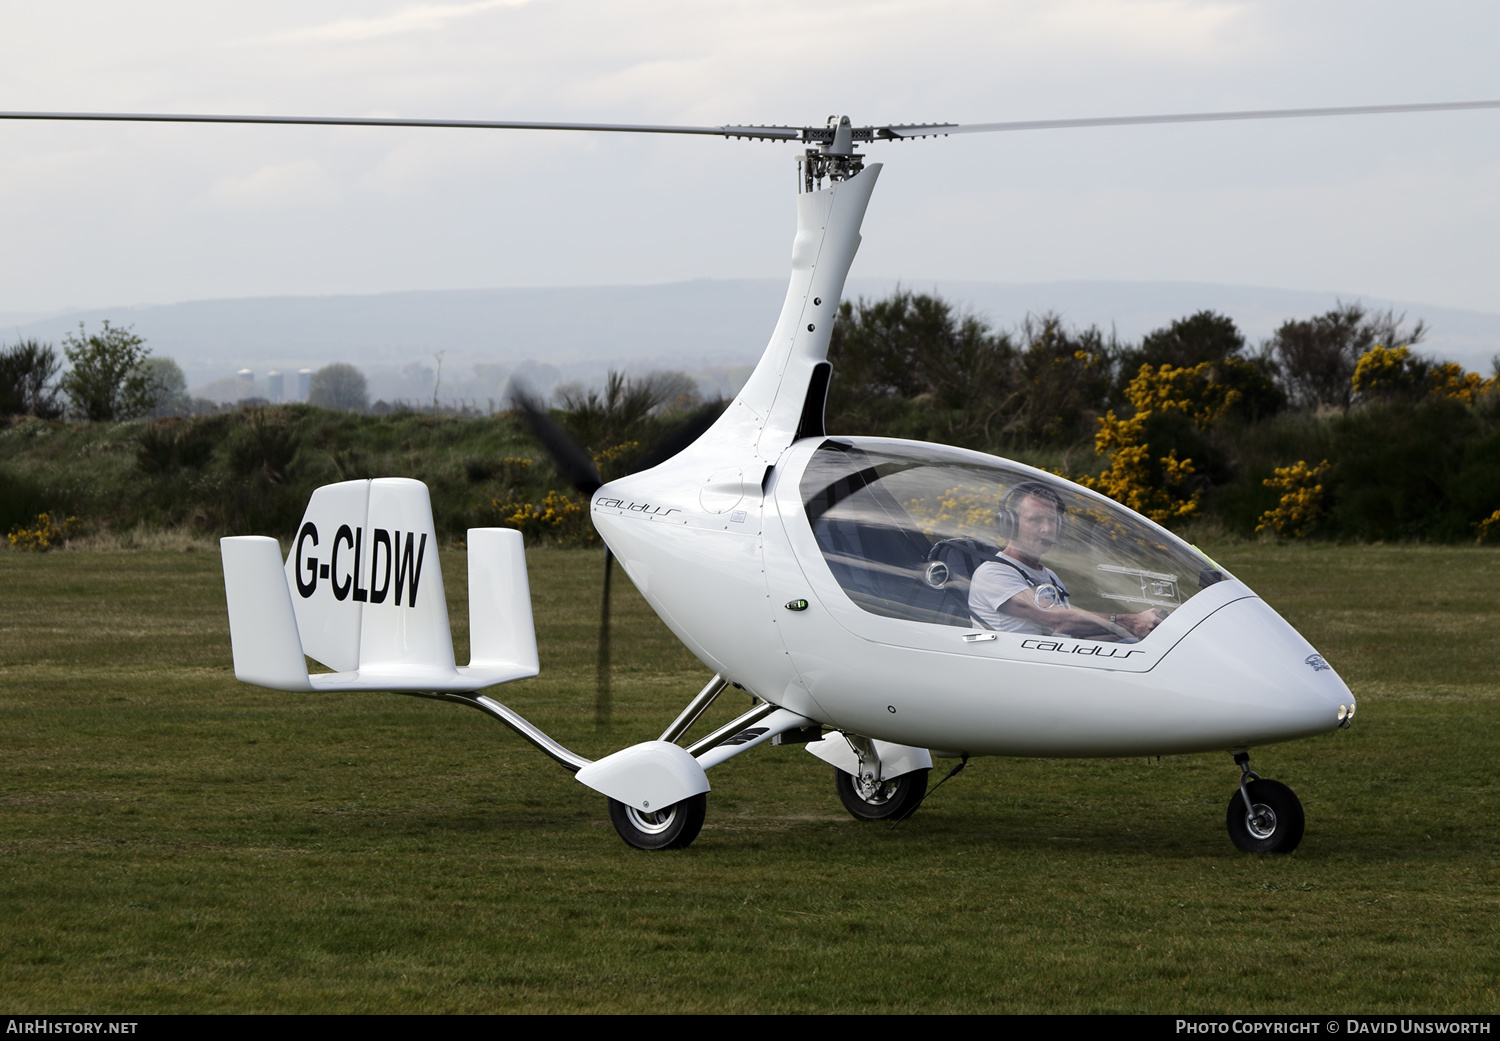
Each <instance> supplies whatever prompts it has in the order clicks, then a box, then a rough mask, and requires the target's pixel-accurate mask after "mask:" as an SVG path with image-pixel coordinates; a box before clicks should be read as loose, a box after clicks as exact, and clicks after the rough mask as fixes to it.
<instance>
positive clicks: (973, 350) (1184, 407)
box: [827, 291, 1500, 540]
mask: <svg viewBox="0 0 1500 1041" xmlns="http://www.w3.org/2000/svg"><path fill="white" fill-rule="evenodd" d="M1425 333H1426V329H1425V326H1424V325H1423V323H1421V322H1417V323H1416V324H1415V325H1412V326H1407V325H1406V324H1405V323H1404V321H1403V319H1402V317H1401V316H1397V315H1395V314H1394V313H1392V312H1389V311H1387V312H1374V311H1370V310H1367V309H1366V308H1364V307H1362V306H1360V305H1358V304H1340V305H1338V306H1337V307H1335V308H1334V309H1333V310H1331V311H1329V312H1327V313H1325V314H1321V315H1316V316H1314V317H1311V318H1307V319H1293V320H1288V321H1286V322H1284V323H1282V325H1281V326H1280V327H1279V328H1277V330H1276V331H1275V332H1274V333H1273V334H1272V335H1271V336H1270V337H1269V338H1268V339H1267V340H1265V341H1264V342H1263V343H1260V344H1258V345H1253V346H1252V345H1251V344H1250V343H1249V342H1248V341H1247V340H1246V338H1245V336H1244V334H1243V333H1242V332H1241V331H1240V330H1239V329H1238V327H1237V326H1236V325H1235V323H1234V321H1233V320H1232V319H1230V318H1228V317H1226V316H1224V315H1221V314H1217V313H1215V312H1212V311H1201V312H1199V313H1197V314H1193V315H1190V316H1187V317H1184V318H1181V319H1178V320H1176V321H1174V322H1171V323H1170V324H1168V325H1167V326H1164V327H1162V328H1160V329H1156V330H1154V331H1152V332H1150V333H1148V334H1147V335H1146V336H1144V337H1143V338H1142V339H1141V340H1140V341H1139V342H1129V343H1127V342H1121V341H1119V340H1117V339H1115V338H1114V337H1108V338H1107V337H1105V336H1104V335H1103V334H1102V333H1101V332H1100V331H1099V330H1098V329H1097V328H1092V327H1091V328H1086V329H1078V328H1073V327H1070V326H1069V325H1067V323H1065V322H1064V321H1063V320H1062V319H1061V318H1060V317H1058V316H1056V315H1052V314H1044V315H1039V316H1031V317H1028V318H1027V319H1026V320H1025V321H1024V322H1022V323H1021V325H1020V326H1019V327H1018V328H1017V329H1015V330H996V329H994V328H992V327H990V326H989V325H988V324H986V323H985V322H983V321H982V320H980V319H979V318H977V317H975V316H973V315H970V314H965V313H962V312H960V311H959V310H957V309H956V308H954V307H953V306H952V305H951V304H949V303H948V302H946V301H944V300H942V299H940V298H939V297H936V296H933V295H929V294H920V293H912V292H905V291H898V292H896V293H894V294H892V295H891V296H889V297H886V298H884V299H880V300H873V301H865V300H860V301H857V302H848V301H846V302H845V303H844V304H843V305H842V306H841V308H840V312H839V316H838V320H837V323H836V325H835V327H834V330H833V335H832V342H831V344H830V348H829V360H830V361H832V363H833V379H832V381H831V383H830V387H829V395H828V406H827V425H828V429H829V430H832V431H838V432H841V433H850V434H871V435H883V436H891V437H907V438H913V439H919V440H929V441H942V442H946V443H949V444H955V445H959V446H961V447H967V448H973V449H976V450H979V451H984V452H989V453H993V454H999V455H1010V456H1014V457H1017V458H1020V459H1022V460H1023V461H1028V462H1032V463H1034V464H1037V465H1041V466H1044V467H1046V468H1047V469H1050V470H1053V471H1054V472H1058V473H1060V474H1062V475H1064V476H1067V477H1070V478H1072V479H1074V480H1077V481H1080V482H1081V483H1084V484H1086V485H1089V486H1091V487H1094V488H1096V489H1098V490H1100V491H1102V492H1104V493H1105V494H1108V495H1110V496H1111V497H1113V498H1115V499H1117V500H1119V501H1121V502H1124V503H1125V504H1126V505H1129V506H1131V507H1132V508H1134V509H1137V510H1139V511H1140V512H1142V513H1145V514H1146V515H1147V516H1150V517H1152V518H1153V519H1155V520H1158V521H1160V522H1162V523H1166V524H1169V525H1180V524H1184V523H1188V522H1190V521H1195V520H1205V519H1207V520H1212V521H1214V522H1217V523H1219V524H1222V525H1224V526H1225V527H1227V528H1229V529H1231V530H1235V531H1238V532H1240V533H1243V534H1246V535H1251V534H1254V533H1255V532H1256V531H1266V530H1271V531H1274V532H1275V533H1276V534H1278V535H1282V536H1286V537H1305V536H1307V535H1308V534H1313V533H1317V534H1321V535H1325V536H1334V537H1357V538H1365V539H1395V538H1433V539H1445V540H1451V539H1460V538H1473V537H1476V536H1477V537H1480V538H1486V537H1490V536H1492V535H1495V536H1500V358H1497V359H1496V362H1495V371H1494V373H1492V374H1491V375H1489V376H1488V377H1486V376H1484V375H1481V374H1479V373H1474V372H1467V371H1465V370H1464V369H1463V367H1462V366H1459V365H1457V364H1455V363H1452V362H1441V361H1438V360H1436V359H1433V358H1430V357H1427V356H1425V355H1423V354H1421V353H1419V352H1418V351H1416V350H1414V349H1413V348H1414V347H1415V346H1416V345H1417V344H1419V343H1420V342H1421V341H1422V339H1423V338H1424V335H1425Z"/></svg>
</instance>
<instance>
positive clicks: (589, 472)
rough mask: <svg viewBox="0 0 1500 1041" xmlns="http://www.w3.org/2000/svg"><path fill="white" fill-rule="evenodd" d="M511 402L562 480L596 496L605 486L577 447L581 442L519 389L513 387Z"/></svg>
mask: <svg viewBox="0 0 1500 1041" xmlns="http://www.w3.org/2000/svg"><path fill="white" fill-rule="evenodd" d="M510 400H511V403H512V404H514V405H515V406H516V408H518V409H520V410H521V415H522V416H523V417H524V418H525V420H526V425H527V426H529V427H530V428H531V433H532V436H534V437H535V438H536V439H537V440H538V441H539V442H541V445H542V447H543V448H544V449H546V450H547V455H548V456H550V457H551V459H552V465H553V466H555V467H557V472H558V473H559V474H560V475H562V479H563V480H565V481H567V482H568V483H569V484H571V485H572V486H573V487H574V488H576V489H578V491H580V492H582V493H583V494H584V495H593V494H594V492H596V491H598V490H599V486H600V485H601V484H603V483H604V480H603V478H601V477H600V476H599V468H598V467H597V466H595V465H594V461H593V460H592V459H590V458H589V454H588V453H587V452H585V451H584V450H583V449H582V448H580V447H579V446H578V442H576V441H574V440H573V439H572V438H571V437H569V436H568V432H567V431H566V430H564V429H563V428H562V427H561V426H559V425H558V423H557V422H556V421H555V420H553V418H552V417H551V416H549V415H548V414H547V410H546V409H545V408H543V407H542V403H541V402H540V401H538V400H537V399H536V398H534V397H532V396H531V395H530V394H528V393H527V392H526V391H524V390H522V389H521V388H520V387H513V389H512V391H511V399H510Z"/></svg>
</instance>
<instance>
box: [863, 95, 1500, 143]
mask: <svg viewBox="0 0 1500 1041" xmlns="http://www.w3.org/2000/svg"><path fill="white" fill-rule="evenodd" d="M1486 108H1500V101H1435V102H1427V103H1420V104H1413V105H1343V106H1337V107H1331V108H1265V109H1247V110H1245V111H1242V112H1179V113H1172V114H1165V115H1155V116H1100V117H1095V118H1090V119H1030V120H1021V121H1017V122H1011V123H949V124H946V125H945V124H928V125H925V126H905V127H903V126H891V127H876V128H874V129H875V131H876V134H875V136H876V138H877V139H880V138H887V137H889V138H912V137H926V136H928V135H932V134H988V133H991V132H994V131H1001V130H1067V129H1071V128H1074V127H1121V126H1143V125H1146V124H1151V123H1220V122H1233V121H1236V120H1250V119H1306V118H1310V117H1314V116H1376V115H1384V114H1387V113H1397V112H1461V111H1466V110H1469V109H1486Z"/></svg>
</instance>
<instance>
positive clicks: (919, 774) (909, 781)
mask: <svg viewBox="0 0 1500 1041" xmlns="http://www.w3.org/2000/svg"><path fill="white" fill-rule="evenodd" d="M833 786H834V788H835V789H837V791H838V793H839V802H841V803H843V804H844V809H846V810H848V811H849V812H850V813H851V814H853V815H854V816H855V817H856V818H858V819H859V820H862V821H882V820H890V819H891V818H892V817H896V818H900V817H905V816H907V815H908V814H909V813H911V812H912V811H913V810H915V809H916V808H917V804H918V803H919V802H921V801H922V796H924V795H926V794H927V771H926V770H913V771H912V772H911V773H909V774H902V775H901V776H900V777H897V778H894V779H893V780H889V781H882V782H880V784H879V785H877V786H876V790H875V791H873V792H861V791H860V788H859V785H858V784H857V783H856V782H855V779H854V778H853V777H851V776H850V775H849V774H846V773H844V771H842V770H837V769H836V770H834V771H833Z"/></svg>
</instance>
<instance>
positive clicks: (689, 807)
mask: <svg viewBox="0 0 1500 1041" xmlns="http://www.w3.org/2000/svg"><path fill="white" fill-rule="evenodd" d="M707 815H708V793H707V792H700V793H699V794H697V795H694V796H692V797H690V798H687V799H683V800H682V801H681V802H679V803H676V804H674V805H672V806H668V807H667V808H666V809H662V810H638V809H636V808H635V807H634V806H626V805H625V804H624V803H623V802H620V801H619V800H618V799H611V800H609V820H610V823H611V824H613V825H614V826H615V830H616V831H618V832H619V833H620V838H622V839H624V840H625V841H626V842H627V843H629V844H630V845H632V846H634V847H635V848H636V849H685V848H686V847H688V846H690V845H692V842H693V840H694V839H696V838H697V837H698V832H700V831H702V830H703V818H704V817H705V816H707Z"/></svg>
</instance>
